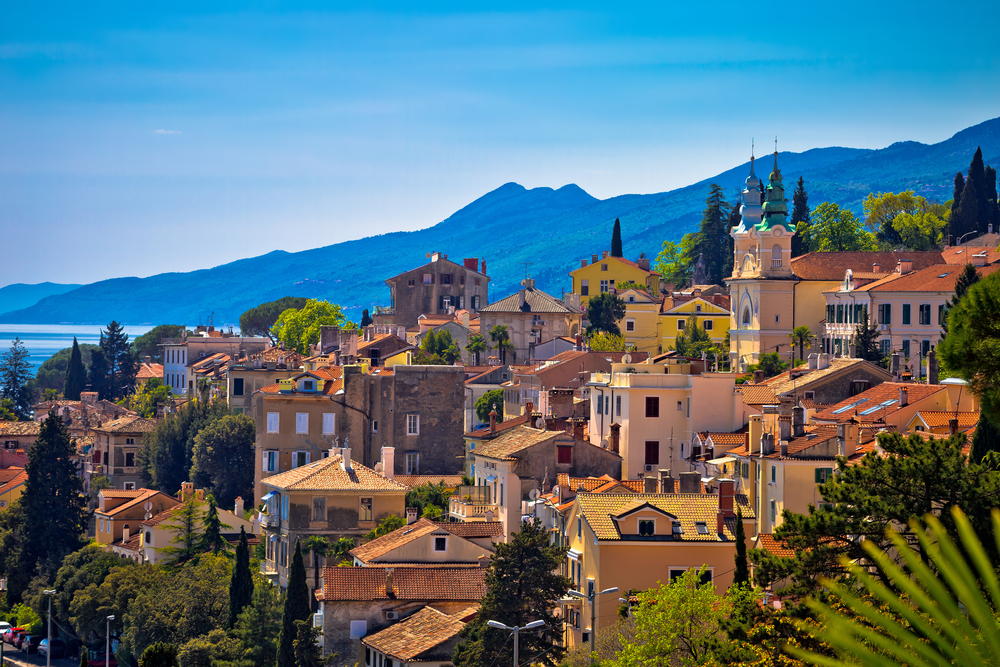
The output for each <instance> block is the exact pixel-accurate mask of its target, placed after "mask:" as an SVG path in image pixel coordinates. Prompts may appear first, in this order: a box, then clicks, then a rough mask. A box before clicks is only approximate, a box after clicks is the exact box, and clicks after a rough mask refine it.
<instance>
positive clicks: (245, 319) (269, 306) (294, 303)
mask: <svg viewBox="0 0 1000 667" xmlns="http://www.w3.org/2000/svg"><path fill="white" fill-rule="evenodd" d="M308 301H309V299H306V298H305V297H298V296H285V297H282V298H280V299H277V300H275V301H268V302H267V303H262V304H260V305H259V306H255V307H253V308H251V309H250V310H247V311H245V312H244V313H243V314H242V315H240V333H242V334H243V335H244V336H260V337H263V336H267V337H268V338H270V339H271V344H272V345H277V344H278V340H279V339H278V336H277V334H276V333H275V332H274V331H273V328H274V324H275V322H277V321H278V317H279V316H280V315H281V314H282V313H283V312H285V311H286V310H288V309H289V308H291V309H294V310H299V309H301V308H304V307H305V305H306V302H308Z"/></svg>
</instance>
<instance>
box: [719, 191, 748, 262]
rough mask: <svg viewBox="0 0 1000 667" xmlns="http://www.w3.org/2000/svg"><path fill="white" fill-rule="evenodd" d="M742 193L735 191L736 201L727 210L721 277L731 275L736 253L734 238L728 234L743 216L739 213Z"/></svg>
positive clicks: (737, 225) (738, 224)
mask: <svg viewBox="0 0 1000 667" xmlns="http://www.w3.org/2000/svg"><path fill="white" fill-rule="evenodd" d="M742 197H743V193H741V192H737V193H736V201H735V203H733V207H732V208H731V209H730V210H729V220H728V221H727V222H726V257H725V260H724V261H723V263H722V276H723V278H726V277H729V276H731V275H733V262H734V261H735V253H736V239H734V238H733V237H732V236H730V232H732V231H733V228H734V227H739V226H740V221H741V220H742V219H743V216H742V215H741V214H740V205H741V204H742Z"/></svg>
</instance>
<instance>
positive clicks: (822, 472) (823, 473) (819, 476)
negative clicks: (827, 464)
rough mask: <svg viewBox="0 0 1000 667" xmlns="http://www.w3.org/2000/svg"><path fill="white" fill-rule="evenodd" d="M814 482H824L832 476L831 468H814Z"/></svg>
mask: <svg viewBox="0 0 1000 667" xmlns="http://www.w3.org/2000/svg"><path fill="white" fill-rule="evenodd" d="M815 474H816V483H817V484H826V483H827V482H828V481H829V480H830V478H832V477H833V468H816V470H815Z"/></svg>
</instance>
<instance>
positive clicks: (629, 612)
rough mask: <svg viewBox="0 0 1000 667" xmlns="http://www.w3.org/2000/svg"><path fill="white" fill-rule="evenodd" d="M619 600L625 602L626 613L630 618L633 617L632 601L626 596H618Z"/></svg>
mask: <svg viewBox="0 0 1000 667" xmlns="http://www.w3.org/2000/svg"><path fill="white" fill-rule="evenodd" d="M618 601H619V602H624V603H625V614H626V615H627V616H628V617H629V618H632V603H631V602H629V601H628V600H626V599H625V598H618Z"/></svg>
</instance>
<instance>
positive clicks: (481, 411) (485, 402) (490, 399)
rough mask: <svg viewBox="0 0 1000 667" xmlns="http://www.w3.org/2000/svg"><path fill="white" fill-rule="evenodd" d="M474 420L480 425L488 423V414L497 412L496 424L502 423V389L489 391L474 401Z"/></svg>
mask: <svg viewBox="0 0 1000 667" xmlns="http://www.w3.org/2000/svg"><path fill="white" fill-rule="evenodd" d="M475 408H476V418H477V419H479V423H481V424H489V423H490V412H492V411H493V410H494V409H496V411H497V422H502V421H503V389H491V390H490V391H488V392H486V393H485V394H483V395H482V396H480V397H479V399H478V400H477V401H476V405H475Z"/></svg>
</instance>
